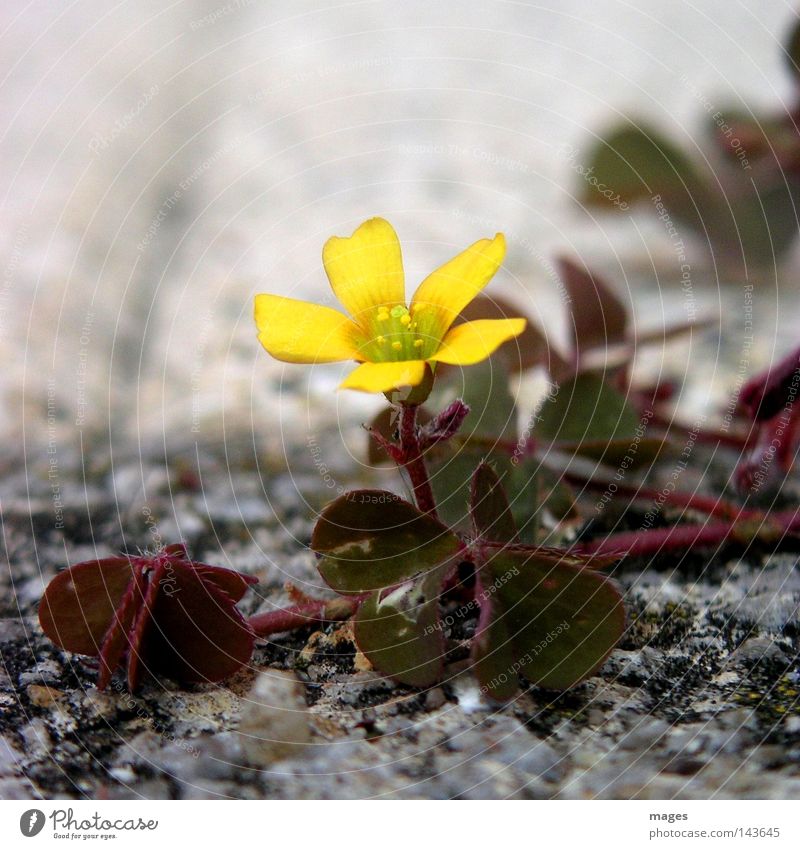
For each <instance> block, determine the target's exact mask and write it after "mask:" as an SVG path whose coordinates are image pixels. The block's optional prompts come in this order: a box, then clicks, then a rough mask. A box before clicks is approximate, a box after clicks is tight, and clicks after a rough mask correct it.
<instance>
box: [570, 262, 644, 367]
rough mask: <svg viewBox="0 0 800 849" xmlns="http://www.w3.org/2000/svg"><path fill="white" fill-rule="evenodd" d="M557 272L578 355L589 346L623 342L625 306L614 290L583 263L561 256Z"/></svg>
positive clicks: (604, 345)
mask: <svg viewBox="0 0 800 849" xmlns="http://www.w3.org/2000/svg"><path fill="white" fill-rule="evenodd" d="M557 262H558V269H559V276H560V277H561V279H562V280H563V282H564V285H565V286H566V288H567V293H568V294H569V309H570V313H571V315H572V324H573V329H574V335H575V339H574V347H573V350H574V351H575V352H576V353H577V355H578V358H579V359H580V355H581V353H582V352H585V351H587V350H588V349H590V348H600V347H603V348H605V347H607V346H608V345H613V344H616V343H618V342H624V341H625V338H626V334H627V329H628V310H627V308H626V307H625V304H623V303H622V301H621V300H620V299H619V298H618V297H617V296H616V294H615V293H614V290H613V289H612V288H611V287H610V286H609V284H608V283H606V282H605V281H604V280H603V279H602V278H601V277H598V276H597V275H596V274H593V273H592V272H591V271H589V270H588V269H587V268H586V267H585V266H582V265H578V264H577V263H575V262H573V261H572V260H570V259H566V258H564V257H562V258H560V259H559V260H558V261H557Z"/></svg>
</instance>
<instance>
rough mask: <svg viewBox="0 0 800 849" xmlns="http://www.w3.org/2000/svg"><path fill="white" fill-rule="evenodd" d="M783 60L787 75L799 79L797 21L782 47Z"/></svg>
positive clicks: (799, 24) (798, 29)
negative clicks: (787, 69)
mask: <svg viewBox="0 0 800 849" xmlns="http://www.w3.org/2000/svg"><path fill="white" fill-rule="evenodd" d="M784 51H785V52H784V54H783V55H784V59H785V60H786V65H787V67H788V68H789V73H790V74H791V75H792V76H793V77H795V79H797V78H800V21H798V22H797V23H796V24H795V25H794V26H793V27H792V29H791V31H790V32H789V37H788V38H787V39H786V42H785V47H784Z"/></svg>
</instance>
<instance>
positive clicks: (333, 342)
mask: <svg viewBox="0 0 800 849" xmlns="http://www.w3.org/2000/svg"><path fill="white" fill-rule="evenodd" d="M255 319H256V326H257V327H258V341H259V342H261V344H262V345H263V346H264V347H265V348H266V349H267V351H269V353H270V354H272V356H273V357H275V359H278V360H283V361H284V362H287V363H335V362H339V361H340V360H363V359H364V358H363V356H361V354H360V353H359V351H358V348H359V344H361V330H360V328H359V327H358V326H357V325H355V324H354V323H353V322H352V321H350V319H349V318H348V317H347V316H346V315H342V313H340V312H338V311H337V310H332V309H331V308H330V307H321V306H318V305H317V304H308V303H306V302H305V301H297V300H295V299H294V298H283V297H281V296H280V295H256V304H255Z"/></svg>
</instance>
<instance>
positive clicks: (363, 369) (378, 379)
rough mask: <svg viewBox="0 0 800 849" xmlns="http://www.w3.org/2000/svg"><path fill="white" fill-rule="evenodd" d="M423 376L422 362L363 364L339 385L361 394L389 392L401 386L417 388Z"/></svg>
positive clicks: (423, 366) (403, 361)
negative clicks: (358, 391)
mask: <svg viewBox="0 0 800 849" xmlns="http://www.w3.org/2000/svg"><path fill="white" fill-rule="evenodd" d="M424 376H425V361H424V360H401V361H400V362H396V363H363V364H362V365H360V366H359V367H358V368H357V369H356V370H355V371H354V372H353V373H352V374H350V375H349V376H348V377H347V378H346V379H345V380H343V381H342V383H341V384H340V385H339V388H340V389H358V390H360V391H361V392H389V391H391V390H392V389H399V388H400V387H401V386H417V385H418V384H420V383H422V378H423V377H424Z"/></svg>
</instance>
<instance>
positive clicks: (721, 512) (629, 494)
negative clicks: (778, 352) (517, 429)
mask: <svg viewBox="0 0 800 849" xmlns="http://www.w3.org/2000/svg"><path fill="white" fill-rule="evenodd" d="M563 477H564V480H565V481H567V483H572V484H575V485H576V486H583V487H585V488H586V489H589V490H592V491H593V492H607V491H608V488H609V484H608V482H607V481H602V480H593V479H591V478H585V477H584V476H583V475H579V474H576V473H574V472H567V473H566V474H565V475H564V476H563ZM614 495H615V496H616V495H621V496H623V497H625V498H630V499H633V500H636V501H653V502H660V503H661V504H662V505H664V504H669V505H670V506H677V507H684V508H686V509H689V510H696V511H697V512H698V513H704V514H705V515H706V516H715V517H716V518H718V519H745V518H752V517H753V516H758V515H761V514H760V512H759V511H758V510H749V509H747V508H744V507H740V506H739V505H738V504H734V503H733V502H732V501H726V500H725V499H723V498H714V496H710V495H698V494H697V493H694V492H680V491H679V490H675V489H673V490H671V491H670V492H668V493H666V494H664V491H663V490H658V489H651V488H649V487H646V486H630V485H627V484H616V486H615V489H614Z"/></svg>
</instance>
